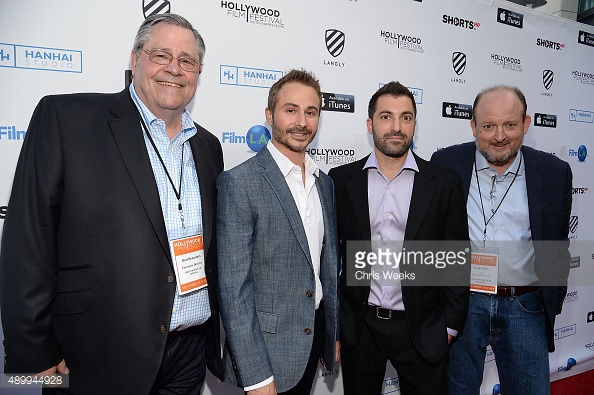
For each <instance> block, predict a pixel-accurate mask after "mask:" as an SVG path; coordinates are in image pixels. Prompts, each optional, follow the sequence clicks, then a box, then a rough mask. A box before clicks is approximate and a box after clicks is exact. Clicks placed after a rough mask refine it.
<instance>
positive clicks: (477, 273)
mask: <svg viewBox="0 0 594 395" xmlns="http://www.w3.org/2000/svg"><path fill="white" fill-rule="evenodd" d="M498 264H499V255H497V254H484V253H475V252H473V253H472V254H471V258H470V290H471V291H475V292H484V293H488V294H496V293H497V275H498V268H499V267H498Z"/></svg>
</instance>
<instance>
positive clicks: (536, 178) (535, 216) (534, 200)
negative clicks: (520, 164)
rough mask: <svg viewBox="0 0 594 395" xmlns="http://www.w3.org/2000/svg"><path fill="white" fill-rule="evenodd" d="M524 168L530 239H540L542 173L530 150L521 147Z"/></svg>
mask: <svg viewBox="0 0 594 395" xmlns="http://www.w3.org/2000/svg"><path fill="white" fill-rule="evenodd" d="M522 155H523V156H524V168H525V170H526V192H527V194H528V212H529V215H530V231H531V233H532V240H541V239H542V174H541V173H540V172H539V171H538V161H537V160H536V158H535V157H534V155H532V151H531V150H530V149H527V148H526V147H522Z"/></svg>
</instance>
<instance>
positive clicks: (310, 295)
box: [305, 291, 313, 298]
mask: <svg viewBox="0 0 594 395" xmlns="http://www.w3.org/2000/svg"><path fill="white" fill-rule="evenodd" d="M305 296H307V297H308V298H311V297H312V296H313V292H311V291H307V292H305Z"/></svg>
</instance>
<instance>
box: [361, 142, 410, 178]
mask: <svg viewBox="0 0 594 395" xmlns="http://www.w3.org/2000/svg"><path fill="white" fill-rule="evenodd" d="M410 152H411V151H408V152H407V153H406V158H405V159H404V164H403V165H402V169H400V171H399V172H398V174H397V175H396V176H398V175H400V173H402V171H403V170H413V171H416V172H418V171H419V166H417V161H416V159H415V156H414V155H409V154H410ZM366 169H377V170H378V171H380V168H379V165H378V164H377V157H376V156H375V149H374V150H372V151H371V154H370V155H369V158H367V162H365V165H364V166H363V170H366ZM380 172H381V171H380Z"/></svg>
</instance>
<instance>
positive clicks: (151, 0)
mask: <svg viewBox="0 0 594 395" xmlns="http://www.w3.org/2000/svg"><path fill="white" fill-rule="evenodd" d="M170 12H171V3H170V2H169V1H167V0H142V14H143V15H144V17H145V18H148V17H149V16H151V15H155V14H169V13H170Z"/></svg>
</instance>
